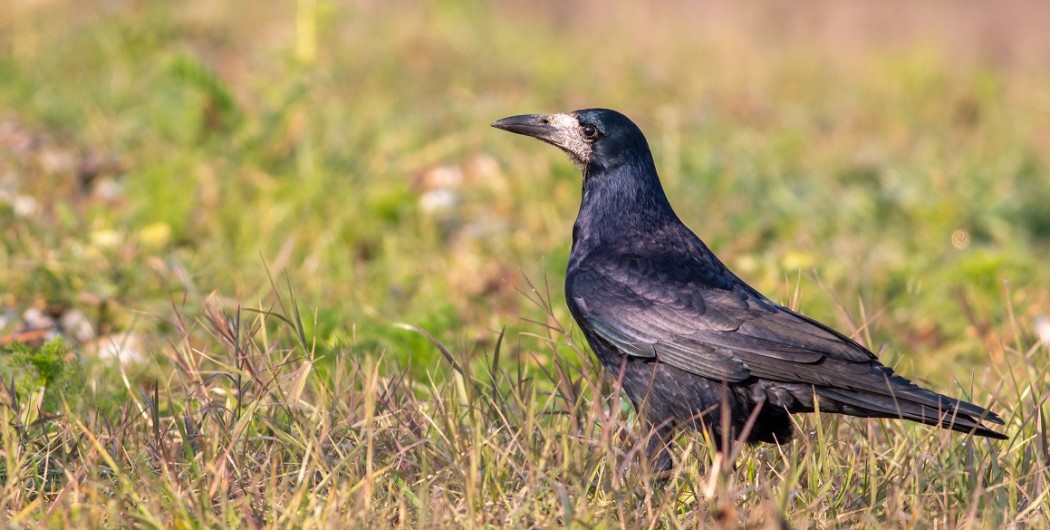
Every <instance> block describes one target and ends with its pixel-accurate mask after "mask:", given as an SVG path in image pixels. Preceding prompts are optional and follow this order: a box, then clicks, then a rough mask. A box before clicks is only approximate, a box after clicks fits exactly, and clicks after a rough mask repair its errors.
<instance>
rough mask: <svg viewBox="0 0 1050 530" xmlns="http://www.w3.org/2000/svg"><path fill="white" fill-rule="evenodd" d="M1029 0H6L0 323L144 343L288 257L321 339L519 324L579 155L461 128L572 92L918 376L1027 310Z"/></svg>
mask: <svg viewBox="0 0 1050 530" xmlns="http://www.w3.org/2000/svg"><path fill="white" fill-rule="evenodd" d="M1048 24H1050V14H1048V11H1047V10H1046V9H1045V6H1043V5H1042V4H1041V3H1040V2H1034V1H1033V2H1008V3H1005V4H1000V3H996V4H995V5H992V3H980V2H963V3H959V2H948V1H935V2H922V3H912V2H903V1H895V2H887V3H853V2H849V3H842V2H817V3H810V4H807V6H806V8H805V9H802V8H801V7H800V6H797V5H796V4H795V3H792V2H781V1H764V2H757V3H749V4H747V5H737V3H735V2H719V1H716V2H701V3H693V2H686V1H674V2H663V3H661V4H660V5H659V6H649V5H645V4H643V3H640V2H626V1H611V2H610V1H584V2H573V3H566V2H557V1H544V2H524V1H512V2H482V1H463V2H453V1H435V2H409V1H384V2H378V1H329V0H300V1H297V2H296V1H286V2H267V3H264V2H245V1H229V2H217V1H212V0H191V1H184V2H145V1H77V2H72V1H65V0H7V2H6V5H5V7H4V8H3V9H0V312H5V311H6V314H8V315H14V317H11V318H8V319H7V320H6V321H5V322H4V323H5V326H4V327H0V336H7V337H14V336H17V334H18V333H24V332H25V331H26V329H28V328H27V327H26V325H25V324H22V323H20V321H21V319H20V317H21V315H23V313H24V311H26V310H27V309H30V308H34V307H35V308H41V309H42V310H43V311H44V312H46V313H49V314H53V315H60V314H64V313H65V312H68V311H69V310H70V308H74V309H77V310H78V311H80V312H81V313H83V314H84V315H86V317H85V318H86V319H87V320H88V321H89V322H90V323H91V327H92V330H93V333H89V334H87V335H86V337H87V338H85V339H84V342H85V343H90V342H92V341H96V342H97V341H99V340H100V339H99V337H107V336H111V335H114V334H117V333H123V332H130V333H133V334H134V337H135V339H136V340H137V341H138V344H139V345H138V346H137V347H138V348H139V349H140V350H141V351H140V353H141V354H143V355H145V356H147V357H148V355H149V352H150V351H151V350H152V351H156V350H157V349H162V348H164V347H165V345H166V340H167V339H168V336H169V335H168V333H169V332H170V331H171V329H172V324H171V314H172V308H173V306H174V307H185V308H188V309H189V314H191V315H192V314H194V313H193V310H194V308H196V307H198V306H200V305H201V304H203V303H204V302H205V300H206V299H208V297H209V296H210V297H212V298H213V299H217V300H220V301H221V302H220V303H222V304H225V305H227V306H230V307H232V306H234V305H238V304H240V305H244V306H250V307H268V305H270V304H272V303H273V301H272V296H273V292H274V287H273V283H276V284H277V285H278V286H280V287H281V289H282V290H283V289H286V283H287V284H290V285H291V288H292V292H293V293H294V295H295V297H296V299H297V301H298V303H299V305H300V306H301V308H302V309H303V313H304V315H305V316H306V321H307V325H308V326H309V327H310V331H311V332H316V336H317V338H318V340H319V341H321V342H322V343H324V344H335V343H350V344H353V345H355V347H356V348H358V349H362V350H365V351H375V352H379V351H385V352H388V354H389V355H391V356H392V357H393V358H394V359H397V360H400V361H402V363H403V364H412V365H413V366H417V367H422V369H425V368H426V367H427V366H428V365H430V364H431V363H434V362H436V360H437V359H438V358H439V357H438V354H437V352H436V351H435V350H434V348H432V347H431V346H430V345H429V344H428V343H427V342H426V341H425V340H424V339H422V338H421V337H418V336H416V335H414V334H412V333H409V332H406V331H404V330H401V329H399V328H396V327H394V326H393V324H394V323H396V322H407V323H411V324H415V325H418V326H421V327H423V328H425V329H427V330H429V331H430V332H431V333H433V334H434V335H435V336H436V337H438V338H439V339H440V340H442V341H445V342H446V343H450V344H455V345H457V347H458V348H459V349H461V350H466V351H478V352H485V351H487V349H490V348H491V345H492V343H493V341H494V338H495V336H496V335H497V334H498V333H499V330H500V329H502V328H503V327H507V328H508V332H509V334H508V337H511V338H512V339H513V340H512V341H511V343H512V344H511V346H512V349H514V350H515V352H516V353H519V354H520V353H521V352H522V350H527V349H529V348H530V346H529V345H528V344H522V342H521V340H520V339H519V338H518V337H520V334H521V333H522V332H532V333H535V332H538V331H539V328H538V327H537V326H536V325H534V324H530V323H529V322H528V320H543V312H542V310H541V309H540V308H538V307H536V306H535V305H533V304H531V303H530V302H529V301H528V300H527V298H526V297H525V296H524V295H523V294H522V293H521V291H522V290H526V291H527V290H528V284H529V282H530V281H531V282H533V283H534V284H536V285H539V286H541V287H542V286H543V285H544V284H545V283H547V284H549V285H550V294H551V296H552V298H553V306H554V310H555V312H556V314H557V315H559V316H560V317H561V318H562V320H563V321H566V322H568V321H569V320H570V319H569V318H568V315H567V311H566V310H565V308H564V304H563V302H562V299H561V294H560V291H561V281H562V278H563V274H564V264H565V261H566V259H567V256H568V252H569V244H570V233H571V225H572V222H573V218H574V215H575V212H576V208H577V206H578V201H579V188H580V179H579V175H578V172H577V170H576V169H575V168H574V167H573V166H572V164H571V163H570V162H569V161H568V160H566V159H565V157H564V156H563V155H561V154H560V153H558V152H557V151H556V150H554V149H550V148H548V147H546V146H542V145H540V144H537V143H535V142H529V141H526V140H524V139H522V138H516V137H512V136H509V135H506V134H503V133H499V132H498V131H495V130H493V129H490V128H489V127H488V124H489V123H490V122H491V121H493V120H494V119H497V118H500V117H503V116H507V115H511V114H519V113H526V112H556V111H567V110H572V109H575V108H583V107H594V106H602V107H611V108H615V109H618V110H620V111H622V112H624V113H626V114H627V115H629V116H631V117H632V118H633V119H635V120H636V121H637V122H638V123H639V124H640V125H641V127H642V128H643V130H644V131H645V132H646V133H647V135H648V138H649V140H650V143H651V145H652V148H653V151H654V155H655V158H656V161H657V165H658V167H659V168H660V171H661V175H662V178H663V180H664V183H665V187H666V188H667V190H668V192H669V195H670V196H671V198H672V203H673V204H674V206H675V208H676V209H677V210H678V212H679V214H680V215H681V217H682V218H683V219H684V220H685V221H686V223H687V224H688V225H690V226H691V227H692V228H693V229H694V230H695V231H697V233H698V234H699V235H700V236H701V237H702V238H704V239H705V240H706V241H707V242H708V243H709V244H711V246H712V247H713V248H714V249H715V250H716V252H718V253H719V255H720V256H721V257H722V258H723V259H724V260H725V261H726V262H727V264H729V266H730V267H731V268H733V269H735V270H736V271H737V272H738V274H740V275H741V276H742V277H743V278H745V279H746V280H747V281H749V282H751V283H752V284H754V285H755V286H756V287H757V288H759V289H760V290H762V291H763V292H766V293H767V294H768V295H770V296H771V297H772V298H774V299H776V300H778V301H780V302H782V303H787V304H793V305H798V306H801V308H802V309H803V310H804V311H805V312H806V313H808V314H810V315H812V316H814V317H817V318H820V319H823V320H826V321H829V322H831V323H833V324H834V325H836V326H837V327H840V328H844V329H846V330H847V331H856V330H861V331H862V333H861V336H862V337H864V338H865V340H868V341H869V343H870V344H871V345H872V346H873V347H875V348H878V347H879V346H880V345H882V344H888V345H889V346H890V347H889V348H888V349H887V350H886V353H885V354H884V355H887V356H888V357H887V359H888V362H890V363H900V364H903V366H902V368H901V369H902V371H904V372H906V373H912V374H916V375H920V378H921V377H929V378H931V379H935V380H937V383H938V384H940V385H942V388H946V387H947V385H948V384H950V381H951V377H952V375H951V374H953V373H954V374H955V375H957V376H958V377H961V378H965V377H967V376H966V375H965V374H968V373H969V371H970V370H982V369H984V367H987V366H989V365H994V364H995V363H1002V362H1003V353H1002V352H1003V345H1004V343H1011V341H1014V340H1020V339H1018V337H1031V336H1032V335H1033V333H1034V331H1033V329H1032V322H1033V319H1034V318H1035V317H1037V316H1038V315H1040V314H1042V313H1045V312H1050V296H1048V291H1047V285H1050V283H1048V280H1050V270H1048V267H1047V266H1046V263H1047V258H1048V251H1050V176H1048V173H1047V162H1048V160H1047V156H1048V155H1047V153H1048V152H1050V90H1048V89H1047V87H1048V86H1050V85H1048V81H1050V77H1048V75H1047V74H1048V68H1050V34H1048V33H1047V32H1046V31H1045V28H1046V27H1048ZM271 278H272V282H271ZM541 290H543V289H541ZM1010 311H1014V312H1016V314H1017V319H1016V320H1015V321H1013V322H1014V324H1013V325H1012V326H1013V327H1011V324H1010V322H1011V321H1010V320H1009V318H1008V313H1009V312H1010ZM865 322H868V323H869V324H868V325H867V326H864V323H865ZM1018 326H1019V328H1018V329H1014V328H1017V327H1018ZM1011 345H1012V344H1011ZM89 349H90V348H89ZM540 355H542V354H540Z"/></svg>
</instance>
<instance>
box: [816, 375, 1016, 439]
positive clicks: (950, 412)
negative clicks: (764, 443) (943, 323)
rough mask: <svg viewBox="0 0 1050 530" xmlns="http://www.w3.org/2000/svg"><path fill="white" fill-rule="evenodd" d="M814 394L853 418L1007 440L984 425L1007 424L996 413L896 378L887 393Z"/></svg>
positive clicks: (827, 390) (890, 381)
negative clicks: (915, 424) (903, 422)
mask: <svg viewBox="0 0 1050 530" xmlns="http://www.w3.org/2000/svg"><path fill="white" fill-rule="evenodd" d="M815 390H816V393H817V395H818V396H820V397H821V398H822V400H823V401H830V402H831V403H829V405H830V406H831V408H833V409H836V408H837V409H840V411H841V412H844V413H846V414H850V415H854V416H862V417H871V418H902V419H906V420H911V421H917V422H919V423H924V424H926V425H933V426H936V427H941V428H945V429H951V430H953V431H958V432H964V433H971V434H973V435H976V436H985V437H988V438H995V439H997V440H1006V439H1007V438H1008V437H1007V436H1006V435H1004V434H1002V433H999V432H996V431H993V430H991V429H989V428H988V427H985V426H984V425H982V422H985V421H987V422H991V423H996V424H999V425H1003V424H1004V422H1003V420H1002V418H1000V417H999V416H998V415H996V414H995V413H994V412H992V411H990V410H988V409H985V408H982V407H979V406H977V405H974V404H973V403H967V402H965V401H961V400H958V399H953V398H950V397H947V396H942V395H940V394H937V393H936V392H931V391H929V390H926V389H924V388H920V387H918V386H916V385H915V384H914V383H911V382H910V381H908V380H906V379H904V378H903V377H900V376H897V375H893V376H890V377H889V378H888V379H887V388H886V390H887V392H886V393H881V392H880V393H874V392H871V391H867V390H864V391H862V390H853V389H843V388H830V387H816V388H815ZM836 412H838V411H836Z"/></svg>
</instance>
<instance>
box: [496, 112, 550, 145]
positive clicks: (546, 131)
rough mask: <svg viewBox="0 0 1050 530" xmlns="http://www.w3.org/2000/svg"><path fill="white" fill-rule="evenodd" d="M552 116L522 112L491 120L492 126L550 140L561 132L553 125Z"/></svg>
mask: <svg viewBox="0 0 1050 530" xmlns="http://www.w3.org/2000/svg"><path fill="white" fill-rule="evenodd" d="M553 118H554V116H552V115H550V114H522V115H521V116H511V117H509V118H503V119H502V120H496V121H494V122H492V126H493V127H495V128H497V129H503V130H504V131H510V132H512V133H517V134H523V135H525V136H531V137H533V138H538V139H540V140H544V141H547V142H550V141H552V140H553V139H554V138H555V137H557V136H560V133H561V130H560V129H559V128H558V127H556V126H555V125H554V124H555V123H556V122H555V120H554V119H553Z"/></svg>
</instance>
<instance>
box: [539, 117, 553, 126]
mask: <svg viewBox="0 0 1050 530" xmlns="http://www.w3.org/2000/svg"><path fill="white" fill-rule="evenodd" d="M540 123H542V124H544V125H550V124H551V119H550V118H540Z"/></svg>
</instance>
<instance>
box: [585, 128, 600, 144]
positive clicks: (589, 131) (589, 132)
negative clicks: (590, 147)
mask: <svg viewBox="0 0 1050 530" xmlns="http://www.w3.org/2000/svg"><path fill="white" fill-rule="evenodd" d="M583 137H584V138H586V139H588V140H593V139H595V138H597V137H598V128H597V127H595V126H593V125H584V126H583Z"/></svg>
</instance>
